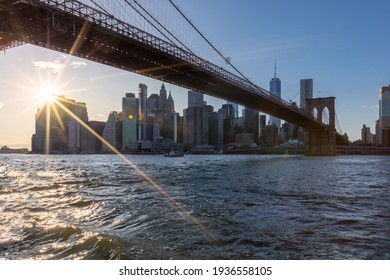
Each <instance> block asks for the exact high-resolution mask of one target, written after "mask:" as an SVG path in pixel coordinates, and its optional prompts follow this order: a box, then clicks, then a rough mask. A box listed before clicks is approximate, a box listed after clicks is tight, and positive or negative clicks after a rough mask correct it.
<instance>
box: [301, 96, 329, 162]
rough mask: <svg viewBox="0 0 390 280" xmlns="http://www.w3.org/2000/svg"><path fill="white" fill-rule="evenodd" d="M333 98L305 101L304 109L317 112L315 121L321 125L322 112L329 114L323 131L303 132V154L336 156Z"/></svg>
mask: <svg viewBox="0 0 390 280" xmlns="http://www.w3.org/2000/svg"><path fill="white" fill-rule="evenodd" d="M335 99H336V98H335V97H327V98H315V99H306V107H305V109H306V110H307V111H308V112H313V111H317V120H318V121H319V122H321V123H323V121H324V120H323V112H324V110H325V109H327V110H326V111H328V112H329V116H328V118H329V119H328V124H327V125H325V124H324V123H323V124H324V126H325V129H319V128H309V129H306V130H305V154H306V155H310V156H317V155H320V156H325V155H335V154H336V126H335V107H334V104H335Z"/></svg>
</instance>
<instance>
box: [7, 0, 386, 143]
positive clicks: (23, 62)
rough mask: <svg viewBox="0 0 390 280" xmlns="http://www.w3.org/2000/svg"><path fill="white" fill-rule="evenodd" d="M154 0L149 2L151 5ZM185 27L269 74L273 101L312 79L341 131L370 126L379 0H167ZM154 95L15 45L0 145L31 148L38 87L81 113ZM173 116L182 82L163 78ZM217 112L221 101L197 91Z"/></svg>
mask: <svg viewBox="0 0 390 280" xmlns="http://www.w3.org/2000/svg"><path fill="white" fill-rule="evenodd" d="M157 3H158V2H157ZM175 3H177V4H178V5H179V7H180V8H181V9H182V11H183V12H184V13H185V14H186V15H187V16H188V17H189V18H190V19H191V21H192V22H193V24H194V25H195V26H196V27H198V28H199V29H200V30H201V31H202V33H203V34H204V35H205V36H206V37H207V38H208V39H209V40H210V41H211V42H212V43H213V44H214V45H215V46H216V47H217V48H218V49H219V50H220V51H221V52H222V53H223V54H224V55H225V56H227V57H230V59H231V61H232V63H233V64H234V65H235V66H236V67H237V68H238V69H239V70H240V71H241V72H243V73H244V74H245V75H246V76H247V77H248V78H249V79H250V80H251V81H252V82H254V83H255V84H257V85H259V86H261V87H263V88H265V89H267V90H268V89H269V81H270V79H271V78H272V77H273V75H274V63H275V61H276V63H277V76H278V78H280V80H281V82H282V98H283V99H285V100H292V101H296V102H297V103H299V94H298V92H299V81H300V79H302V78H312V79H313V80H314V90H313V95H314V97H315V98H316V97H327V96H334V97H336V113H337V118H338V120H339V124H340V127H341V130H342V132H343V133H344V132H346V133H347V134H348V135H349V137H350V139H351V140H357V139H359V138H360V130H361V128H362V126H363V124H366V125H367V126H369V127H371V131H372V132H375V121H376V120H377V119H378V114H379V113H378V92H379V89H380V87H382V86H384V85H389V84H390V67H389V65H390V48H389V46H390V36H389V34H390V30H389V29H390V22H389V17H388V12H389V10H390V2H389V1H385V0H383V1H381V0H371V1H368V0H367V1H362V0H354V1H352V0H344V1H334V0H328V1H314V0H312V1H306V0H295V1H290V0H284V1H281V0H272V1H271V0H213V1H210V0H196V1H195V0H176V1H175ZM210 59H211V58H210ZM139 83H145V84H147V85H148V94H152V93H158V91H159V89H160V87H161V84H162V82H161V81H157V80H152V79H150V78H147V77H144V76H140V75H136V74H133V73H130V72H125V71H122V70H119V69H115V68H112V67H109V66H105V65H100V64H97V63H94V62H91V61H88V60H83V59H80V58H76V57H71V56H69V55H65V54H62V53H58V52H54V51H50V50H46V49H44V48H40V47H36V46H32V45H23V46H19V47H16V48H13V49H9V50H7V51H6V52H4V53H1V54H0V120H1V121H0V146H4V145H7V146H10V147H28V148H30V146H31V135H32V134H33V133H34V130H35V113H36V111H37V109H38V108H39V107H40V106H41V105H42V99H41V95H42V92H43V91H45V88H48V87H55V88H56V89H57V90H58V94H63V95H65V96H66V97H67V98H71V99H75V100H76V101H80V102H85V103H86V105H87V108H88V114H89V118H90V119H91V120H100V121H106V120H107V116H108V113H109V112H110V111H121V98H122V97H123V96H124V95H125V93H127V92H133V93H136V94H137V93H138V84H139ZM165 86H166V89H167V90H168V91H169V90H170V91H171V92H172V96H173V98H174V100H175V109H176V111H177V112H179V113H180V114H181V115H182V114H183V109H184V108H186V106H187V91H188V90H187V89H184V88H180V87H177V86H174V85H171V84H168V83H165ZM205 100H207V101H208V103H209V104H211V105H213V106H214V107H215V109H219V108H220V106H221V104H222V103H224V101H222V100H217V99H215V98H212V97H206V98H205Z"/></svg>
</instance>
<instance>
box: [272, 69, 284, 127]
mask: <svg viewBox="0 0 390 280" xmlns="http://www.w3.org/2000/svg"><path fill="white" fill-rule="evenodd" d="M269 91H270V92H271V93H272V94H273V95H274V96H276V97H278V98H281V96H282V82H281V81H280V79H279V78H277V77H276V62H275V72H274V77H273V78H272V79H271V81H270V82H269ZM269 124H270V125H272V124H274V125H276V127H277V128H278V131H280V126H281V120H280V119H279V118H276V117H274V116H270V119H269Z"/></svg>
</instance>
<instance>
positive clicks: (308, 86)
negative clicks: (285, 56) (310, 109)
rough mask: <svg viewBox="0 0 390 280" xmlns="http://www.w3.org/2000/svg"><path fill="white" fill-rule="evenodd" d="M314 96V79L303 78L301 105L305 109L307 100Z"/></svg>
mask: <svg viewBox="0 0 390 280" xmlns="http://www.w3.org/2000/svg"><path fill="white" fill-rule="evenodd" d="M311 98H313V79H302V80H301V89H300V104H299V107H300V108H302V109H305V100H306V99H311Z"/></svg>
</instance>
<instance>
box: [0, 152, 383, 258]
mask: <svg viewBox="0 0 390 280" xmlns="http://www.w3.org/2000/svg"><path fill="white" fill-rule="evenodd" d="M128 158H129V159H130V160H131V161H133V162H134V163H135V164H136V165H137V166H138V167H139V168H140V169H141V170H142V171H143V172H144V173H145V174H146V175H147V176H149V178H150V179H151V180H153V181H154V182H155V183H156V184H157V185H158V186H153V185H151V184H150V182H147V181H146V180H145V179H144V178H143V177H142V176H140V174H138V173H137V172H136V171H135V170H133V169H132V168H131V167H130V166H128V165H127V164H126V163H125V162H123V161H122V160H121V159H120V158H118V157H116V156H110V155H101V156H100V155H72V156H65V155H64V156H61V155H59V156H49V157H47V156H39V155H4V156H0V215H1V217H2V218H1V219H0V229H1V230H0V259H389V258H390V252H389V250H388V248H390V215H389V213H390V188H389V186H390V177H389V175H388V169H389V167H390V158H388V157H356V156H354V157H324V158H305V157H300V156H293V157H288V156H259V155H248V156H245V155H213V156H189V155H186V156H185V157H183V158H177V159H167V158H164V157H163V156H129V157H128Z"/></svg>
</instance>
